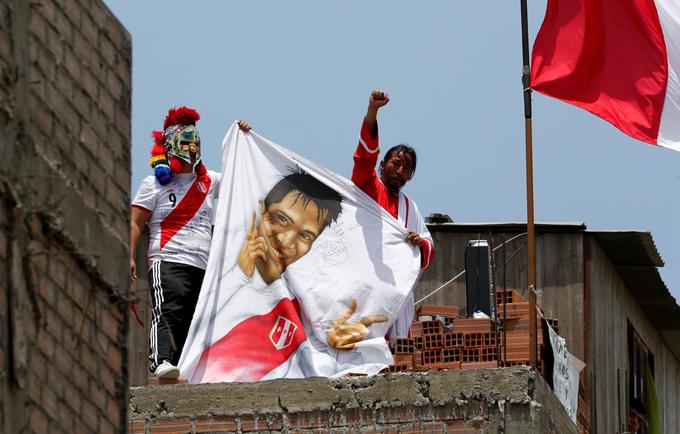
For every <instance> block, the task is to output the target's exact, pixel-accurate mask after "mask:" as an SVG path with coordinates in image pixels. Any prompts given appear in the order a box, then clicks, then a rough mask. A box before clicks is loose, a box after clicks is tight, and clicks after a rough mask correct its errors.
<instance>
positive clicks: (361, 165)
mask: <svg viewBox="0 0 680 434" xmlns="http://www.w3.org/2000/svg"><path fill="white" fill-rule="evenodd" d="M378 144H379V141H378V133H377V132H376V134H375V137H373V136H372V135H371V131H370V130H369V129H368V126H367V125H366V122H363V123H362V124H361V135H360V136H359V145H358V146H357V151H356V152H355V153H354V169H352V182H354V184H356V186H357V187H359V188H361V189H363V188H364V187H365V186H366V185H368V184H369V182H370V181H371V180H373V179H375V178H377V175H376V173H375V164H376V163H377V162H378V155H379V154H380V148H379V147H378Z"/></svg>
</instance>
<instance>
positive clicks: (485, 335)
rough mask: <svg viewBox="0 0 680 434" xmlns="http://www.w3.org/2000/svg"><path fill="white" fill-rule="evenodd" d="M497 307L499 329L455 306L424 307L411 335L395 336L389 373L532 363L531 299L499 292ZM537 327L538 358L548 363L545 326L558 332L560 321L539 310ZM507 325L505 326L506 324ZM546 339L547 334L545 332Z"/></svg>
mask: <svg viewBox="0 0 680 434" xmlns="http://www.w3.org/2000/svg"><path fill="white" fill-rule="evenodd" d="M496 305H497V309H498V316H499V317H500V318H502V317H503V314H504V313H505V315H506V317H505V321H503V320H502V319H501V320H499V324H498V325H499V329H500V330H501V331H500V332H497V331H496V324H494V322H493V321H492V320H491V319H488V318H460V317H459V309H458V308H457V307H456V306H432V305H424V306H421V307H419V308H418V311H417V312H416V315H417V317H418V318H421V319H424V318H426V320H423V321H414V322H413V324H412V326H411V337H410V338H400V339H397V340H396V342H395V343H394V346H393V351H394V364H393V365H392V366H390V367H389V368H388V369H387V371H388V372H409V371H432V370H440V369H474V368H495V367H498V366H514V365H528V364H529V361H530V359H529V342H530V341H529V303H528V302H527V301H526V300H525V299H524V298H523V297H522V296H521V295H520V294H519V292H517V291H516V290H508V291H498V292H497V293H496ZM537 315H538V320H539V321H540V322H539V327H538V329H537V332H538V335H537V342H538V345H539V351H538V362H539V366H540V367H541V370H542V372H543V373H544V375H545V373H546V369H545V364H544V359H545V358H544V357H543V354H544V349H545V345H546V342H545V341H544V332H543V327H542V326H540V324H543V323H545V324H550V325H551V326H552V327H553V329H555V331H558V327H559V324H558V321H557V320H556V319H549V318H543V315H542V313H541V311H540V309H537ZM429 318H432V319H429ZM503 324H505V330H504V331H503V329H502V327H503ZM546 337H547V336H546Z"/></svg>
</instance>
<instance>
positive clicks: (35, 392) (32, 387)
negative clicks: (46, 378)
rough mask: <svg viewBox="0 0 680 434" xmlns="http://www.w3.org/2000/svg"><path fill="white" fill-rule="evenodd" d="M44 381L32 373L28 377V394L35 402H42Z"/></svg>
mask: <svg viewBox="0 0 680 434" xmlns="http://www.w3.org/2000/svg"><path fill="white" fill-rule="evenodd" d="M42 389H43V382H42V381H41V380H40V379H39V378H38V377H36V376H34V375H31V376H30V378H29V379H28V395H29V396H30V397H31V399H33V400H34V401H35V402H40V400H41V399H42Z"/></svg>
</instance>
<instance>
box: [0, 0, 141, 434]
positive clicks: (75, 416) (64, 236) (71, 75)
mask: <svg viewBox="0 0 680 434" xmlns="http://www.w3.org/2000/svg"><path fill="white" fill-rule="evenodd" d="M130 62H131V46H130V36H129V34H128V33H127V32H126V30H125V29H124V28H123V27H122V26H121V24H120V23H119V22H118V21H117V20H116V19H115V17H114V16H113V15H112V14H111V12H110V11H109V10H108V9H107V8H106V6H105V5H104V4H103V2H102V1H101V0H58V1H56V0H33V1H30V2H29V1H26V0H4V1H2V2H0V102H1V103H0V149H1V150H2V158H0V210H1V211H0V262H1V263H2V264H3V265H2V266H0V373H1V374H0V375H1V376H0V388H1V390H0V431H2V432H6V433H15V432H27V433H30V432H33V433H45V432H63V433H77V432H83V433H90V432H103V433H109V432H110V433H114V432H119V433H122V432H125V431H126V412H127V371H128V367H127V346H126V337H127V334H128V327H129V326H128V321H127V299H128V294H127V290H128V288H127V286H128V284H127V267H128V260H127V258H128V252H127V250H128V227H129V211H128V210H129V195H130V193H129V191H130V186H129V179H130V155H129V147H130V146H129V141H130V84H131V75H130V71H131V67H130Z"/></svg>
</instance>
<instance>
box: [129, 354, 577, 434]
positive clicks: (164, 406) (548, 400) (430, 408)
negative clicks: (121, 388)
mask: <svg viewBox="0 0 680 434" xmlns="http://www.w3.org/2000/svg"><path fill="white" fill-rule="evenodd" d="M258 430H260V431H268V432H277V433H278V432H281V433H287V432H337V433H342V432H362V433H377V432H381V433H382V432H389V433H406V432H442V433H480V432H482V433H522V434H525V433H541V434H545V433H560V434H569V433H576V432H577V431H576V428H575V426H574V425H573V424H572V423H571V421H570V420H569V418H568V417H567V415H566V413H565V412H564V409H563V408H562V407H561V404H560V403H559V402H557V400H556V398H555V396H554V394H553V393H552V391H551V390H550V389H549V387H548V386H547V385H546V383H545V382H544V380H543V379H542V378H541V377H540V375H536V373H535V371H533V370H531V369H530V368H528V367H524V366H517V367H513V368H503V369H480V370H470V371H440V372H428V373H417V374H390V375H378V376H375V377H355V378H343V379H327V378H309V379H304V380H273V381H265V382H258V383H221V384H205V385H173V386H155V387H141V388H132V389H131V392H130V432H132V433H145V432H187V433H206V432H230V433H231V432H236V433H242V432H252V431H258Z"/></svg>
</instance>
